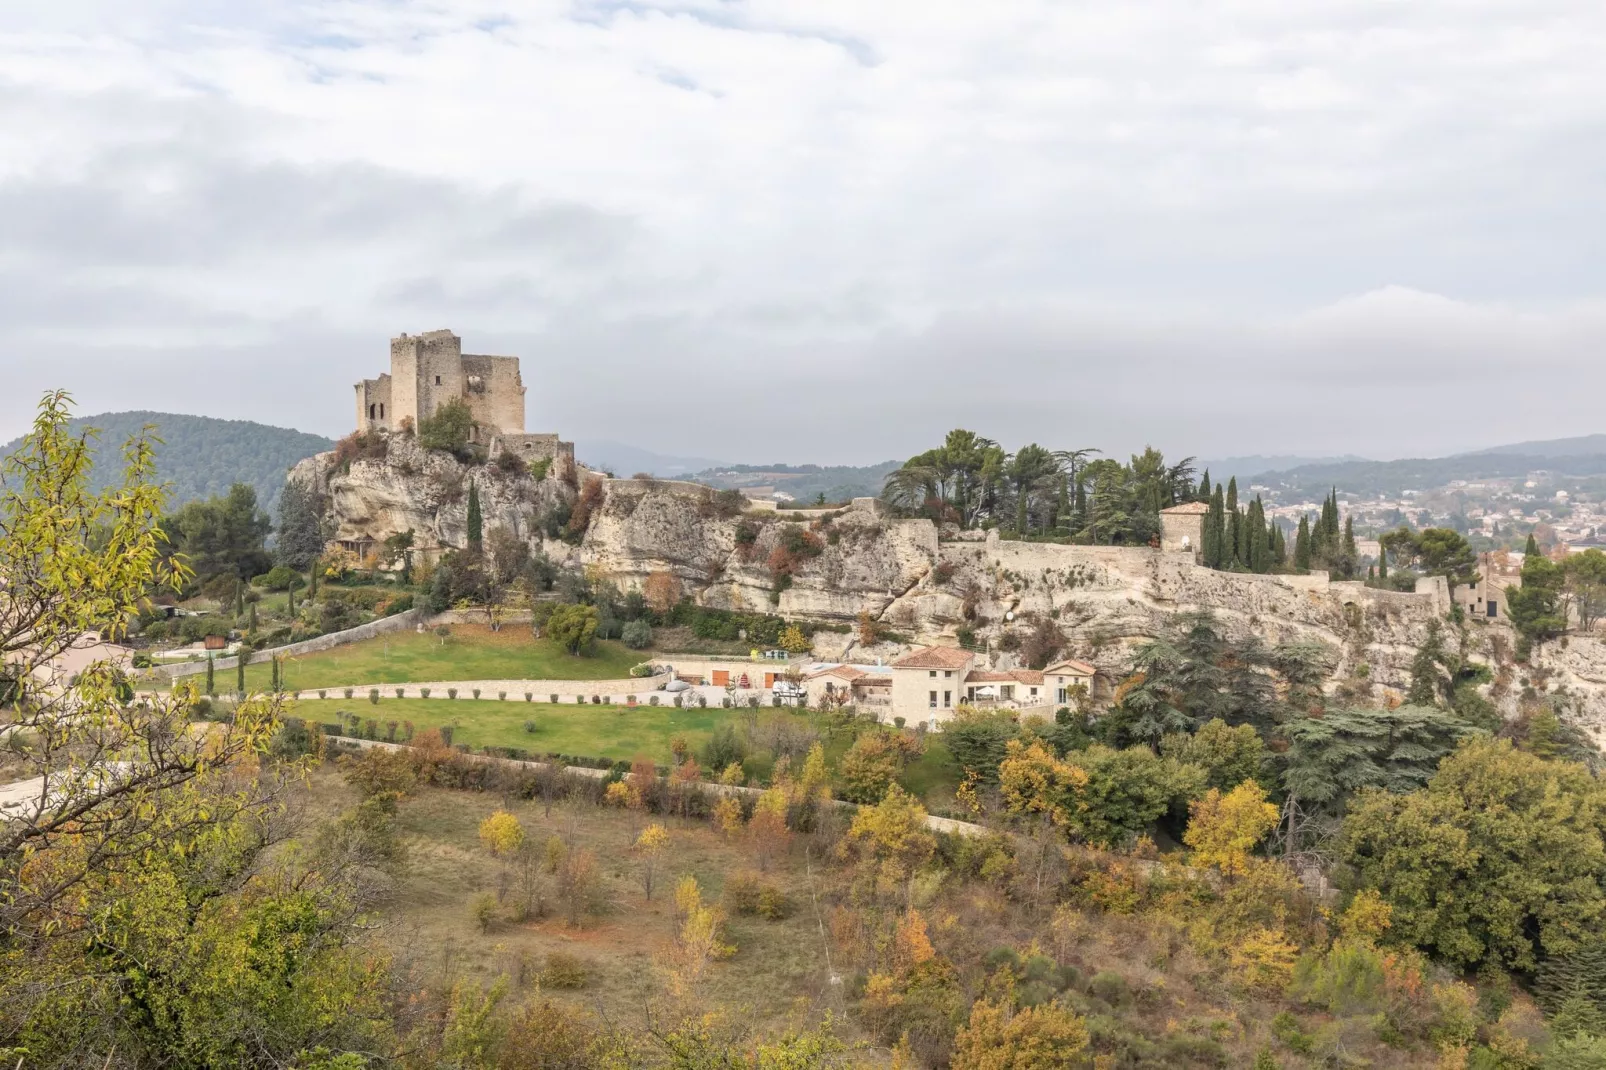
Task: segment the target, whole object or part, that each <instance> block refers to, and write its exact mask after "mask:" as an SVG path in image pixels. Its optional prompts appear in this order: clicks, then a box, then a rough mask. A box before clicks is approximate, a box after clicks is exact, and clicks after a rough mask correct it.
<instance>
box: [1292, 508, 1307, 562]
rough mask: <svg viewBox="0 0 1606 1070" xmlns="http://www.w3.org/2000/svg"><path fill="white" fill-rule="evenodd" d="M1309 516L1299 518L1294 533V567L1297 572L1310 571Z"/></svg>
mask: <svg viewBox="0 0 1606 1070" xmlns="http://www.w3.org/2000/svg"><path fill="white" fill-rule="evenodd" d="M1310 553H1311V546H1310V517H1309V516H1302V517H1300V518H1299V530H1298V531H1296V532H1295V533H1294V568H1295V570H1297V571H1299V572H1309V571H1310Z"/></svg>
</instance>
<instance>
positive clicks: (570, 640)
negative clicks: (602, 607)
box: [546, 605, 597, 656]
mask: <svg viewBox="0 0 1606 1070" xmlns="http://www.w3.org/2000/svg"><path fill="white" fill-rule="evenodd" d="M546 634H547V637H548V638H550V639H551V640H552V641H553V642H555V643H557V644H558V645H559V646H561V647H562V648H563V649H564V650H567V651H568V652H569V653H570V654H575V655H582V656H583V655H585V654H586V653H588V652H589V651H590V649H591V643H592V640H593V639H595V638H596V635H597V607H596V606H585V605H572V606H558V607H557V608H555V609H554V610H553V611H552V615H551V616H550V617H548V618H547V622H546Z"/></svg>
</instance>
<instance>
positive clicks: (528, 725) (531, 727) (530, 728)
mask: <svg viewBox="0 0 1606 1070" xmlns="http://www.w3.org/2000/svg"><path fill="white" fill-rule="evenodd" d="M524 731H525V732H526V733H527V734H528V735H532V736H533V735H534V734H535V722H534V721H525V722H524Z"/></svg>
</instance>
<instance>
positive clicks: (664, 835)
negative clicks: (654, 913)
mask: <svg viewBox="0 0 1606 1070" xmlns="http://www.w3.org/2000/svg"><path fill="white" fill-rule="evenodd" d="M668 846H669V830H668V829H666V828H664V827H663V826H662V825H660V824H658V823H657V822H654V823H653V824H651V825H648V826H647V827H646V828H644V829H642V830H641V835H640V836H637V837H636V853H637V854H639V855H640V856H641V892H642V894H643V895H644V896H646V897H647V899H648V901H649V902H650V901H651V900H652V888H653V879H654V877H655V876H656V875H657V870H658V862H659V859H660V858H662V857H663V853H664V849H665V848H666V847H668Z"/></svg>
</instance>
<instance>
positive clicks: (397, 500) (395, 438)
mask: <svg viewBox="0 0 1606 1070" xmlns="http://www.w3.org/2000/svg"><path fill="white" fill-rule="evenodd" d="M290 478H291V479H292V480H299V481H302V482H304V483H306V485H308V486H311V487H313V488H315V489H317V490H318V491H319V492H320V493H322V494H323V495H325V496H326V498H327V500H328V503H329V506H328V514H327V516H326V524H327V530H328V532H329V538H330V540H331V541H332V542H335V543H339V544H341V545H343V546H345V547H347V548H353V547H368V546H373V545H376V544H379V543H383V542H384V540H385V539H387V538H389V537H390V536H392V535H397V534H401V533H403V532H407V531H411V532H412V533H413V540H414V549H415V552H417V553H419V554H421V555H422V556H424V557H426V558H427V557H429V556H431V555H433V554H436V553H439V552H441V551H444V550H449V549H452V548H454V547H462V546H464V545H466V544H467V542H468V490H469V486H470V484H471V483H472V484H473V485H474V486H476V487H478V489H479V499H480V512H481V515H482V517H483V521H484V531H485V533H486V535H487V536H489V535H490V533H491V532H493V531H497V530H507V531H510V532H512V533H513V534H514V535H516V536H517V537H519V538H521V539H525V540H536V539H538V538H539V535H540V529H541V521H542V519H543V518H544V517H545V516H547V514H548V513H549V512H550V511H551V510H554V509H558V510H563V509H566V508H567V507H568V506H569V505H570V503H572V502H573V500H574V496H575V491H574V488H573V487H571V486H570V485H569V484H567V483H565V482H563V481H562V480H561V479H559V478H557V477H556V474H555V473H553V474H549V475H548V476H547V477H546V478H543V479H536V478H535V477H534V476H533V475H532V474H531V473H530V472H528V471H527V470H525V469H523V468H518V469H511V468H510V469H504V468H502V467H500V466H498V465H484V464H482V465H466V464H463V463H462V462H460V461H458V460H457V459H456V458H455V457H453V456H452V455H451V454H448V453H445V452H442V451H440V450H426V449H423V448H421V447H420V446H419V445H418V443H417V440H416V439H414V438H413V437H412V436H410V435H399V434H398V435H392V436H389V437H388V439H386V440H383V445H382V446H381V447H379V448H376V449H374V450H373V452H372V454H371V455H368V456H363V457H359V458H358V459H355V460H352V461H350V462H349V463H340V464H339V465H338V466H337V464H336V455H335V454H334V453H321V454H318V455H317V456H315V457H308V458H307V459H306V460H304V461H302V462H301V463H300V464H297V465H296V466H295V467H294V468H293V469H291V471H290Z"/></svg>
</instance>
